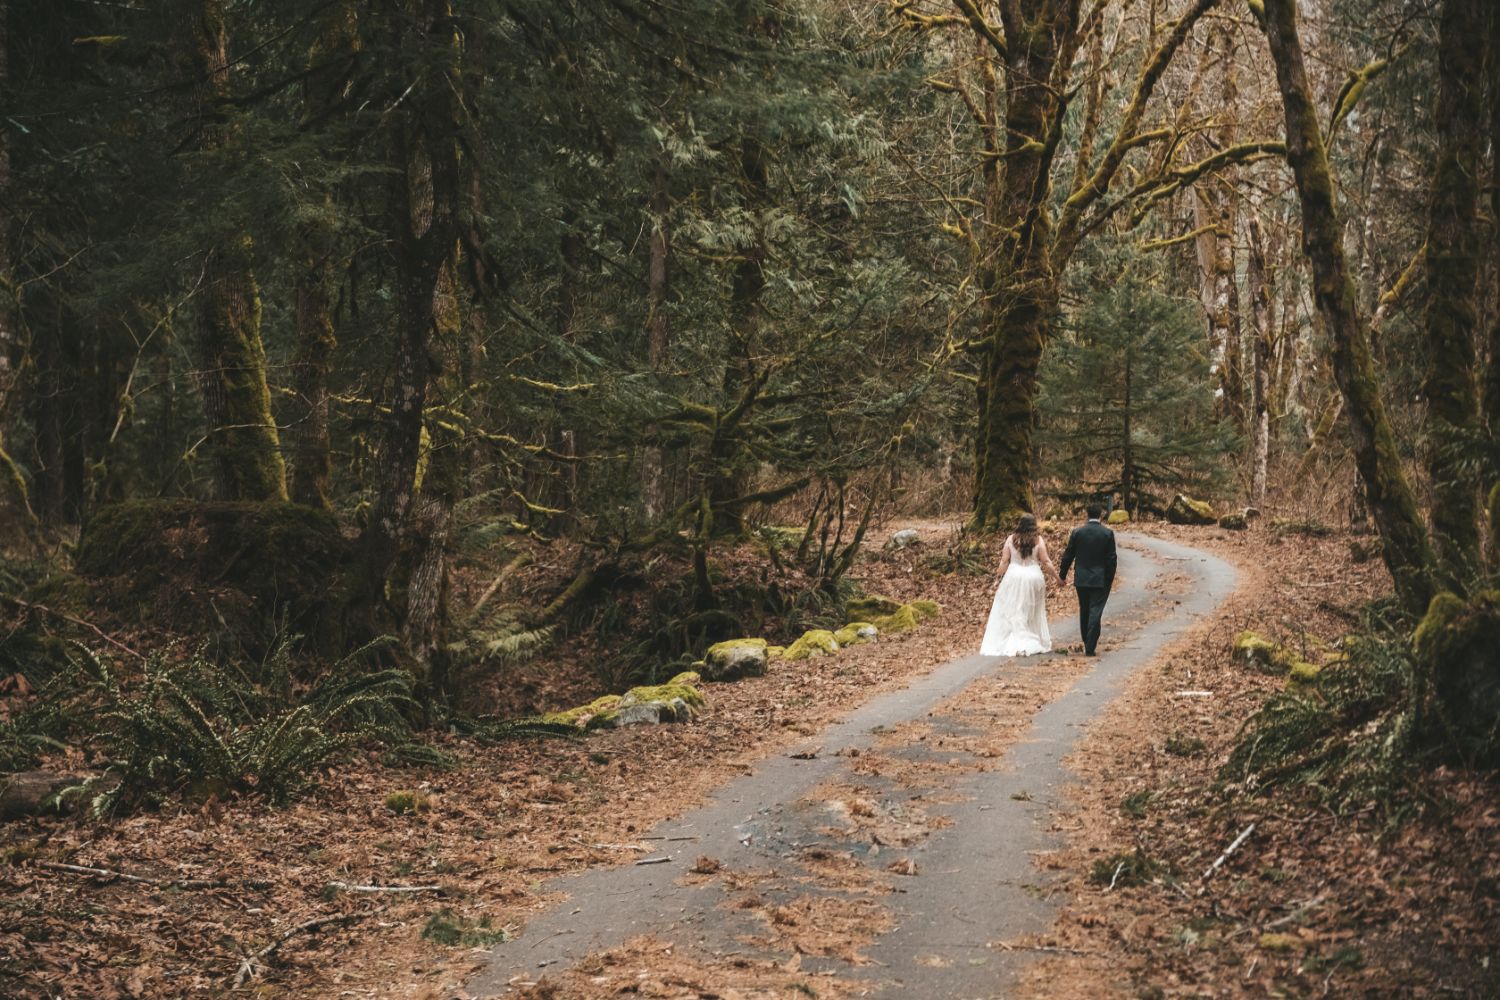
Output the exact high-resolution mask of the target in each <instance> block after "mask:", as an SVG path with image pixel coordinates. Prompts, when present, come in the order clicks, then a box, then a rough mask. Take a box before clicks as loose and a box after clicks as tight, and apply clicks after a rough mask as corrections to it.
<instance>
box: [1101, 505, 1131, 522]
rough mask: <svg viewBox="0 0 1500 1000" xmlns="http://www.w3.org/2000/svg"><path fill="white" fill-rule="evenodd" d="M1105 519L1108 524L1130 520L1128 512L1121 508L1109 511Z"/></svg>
mask: <svg viewBox="0 0 1500 1000" xmlns="http://www.w3.org/2000/svg"><path fill="white" fill-rule="evenodd" d="M1105 520H1106V521H1107V522H1108V523H1110V524H1126V523H1128V522H1129V521H1130V512H1129V511H1127V510H1124V509H1123V508H1122V509H1120V510H1112V511H1110V512H1109V517H1107V518H1105Z"/></svg>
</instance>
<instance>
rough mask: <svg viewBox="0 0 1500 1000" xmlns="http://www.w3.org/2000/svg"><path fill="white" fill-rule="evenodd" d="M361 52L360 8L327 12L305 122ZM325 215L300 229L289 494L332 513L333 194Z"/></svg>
mask: <svg viewBox="0 0 1500 1000" xmlns="http://www.w3.org/2000/svg"><path fill="white" fill-rule="evenodd" d="M358 49H359V35H358V13H357V11H356V10H355V8H354V5H353V3H352V2H350V0H343V2H339V3H335V4H333V5H332V6H331V7H329V8H328V9H327V11H326V12H325V13H324V16H323V23H322V25H321V29H320V31H319V33H318V39H317V41H316V43H315V44H314V45H313V48H312V52H311V53H310V55H309V58H308V71H309V74H310V75H309V76H308V78H307V81H306V83H305V84H304V91H303V113H304V115H305V117H306V118H307V119H308V120H317V119H322V118H325V117H327V116H329V115H331V114H334V113H335V110H336V108H337V107H338V104H339V100H340V98H341V97H342V94H343V90H344V86H345V81H346V72H345V66H346V64H347V60H348V58H349V57H350V56H352V55H353V54H354V53H355V52H357V51H358ZM323 202H324V205H323V207H324V211H323V214H322V215H321V216H319V217H317V218H315V219H313V220H310V221H309V222H307V223H306V224H305V225H304V226H303V229H302V234H301V237H302V238H301V243H302V267H301V271H300V272H299V273H298V275H297V282H296V287H295V288H294V290H293V296H294V301H295V305H296V330H297V348H296V354H295V356H294V358H293V360H292V388H293V389H294V391H295V393H296V397H297V399H298V401H299V402H300V403H301V404H302V407H303V410H302V413H301V414H300V415H299V416H298V417H297V419H296V420H295V422H294V424H293V430H292V486H291V494H292V499H293V500H295V501H297V502H298V503H301V504H307V505H308V506H309V507H317V508H319V509H321V510H328V509H329V508H330V506H331V504H330V501H329V488H330V480H331V478H332V468H333V462H332V458H331V454H332V444H331V442H330V440H329V432H328V417H329V387H328V376H329V372H330V370H331V368H332V365H333V352H334V348H335V347H336V346H337V339H336V337H335V333H334V322H333V304H334V288H335V281H336V278H335V271H334V266H333V253H334V248H335V238H336V233H335V231H334V224H333V212H334V209H333V197H332V192H325V193H324V196H323Z"/></svg>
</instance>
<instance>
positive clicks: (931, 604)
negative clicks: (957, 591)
mask: <svg viewBox="0 0 1500 1000" xmlns="http://www.w3.org/2000/svg"><path fill="white" fill-rule="evenodd" d="M911 607H912V610H914V611H915V612H916V613H917V617H918V618H919V619H921V620H922V621H926V620H927V619H929V618H936V617H937V616H938V615H940V614H942V613H943V606H942V605H941V604H939V603H938V602H937V601H925V600H921V599H918V600H915V601H912V602H911Z"/></svg>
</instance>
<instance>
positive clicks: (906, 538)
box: [885, 528, 922, 549]
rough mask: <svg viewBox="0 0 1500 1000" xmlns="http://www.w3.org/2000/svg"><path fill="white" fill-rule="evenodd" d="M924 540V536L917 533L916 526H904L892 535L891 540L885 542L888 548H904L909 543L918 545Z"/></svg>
mask: <svg viewBox="0 0 1500 1000" xmlns="http://www.w3.org/2000/svg"><path fill="white" fill-rule="evenodd" d="M921 541H922V536H921V535H919V534H917V529H916V528H902V529H901V530H900V531H898V532H895V533H894V534H892V535H891V540H890V541H888V542H886V543H885V547H886V548H888V549H904V548H906V547H907V546H908V545H917V544H919V543H920V542H921Z"/></svg>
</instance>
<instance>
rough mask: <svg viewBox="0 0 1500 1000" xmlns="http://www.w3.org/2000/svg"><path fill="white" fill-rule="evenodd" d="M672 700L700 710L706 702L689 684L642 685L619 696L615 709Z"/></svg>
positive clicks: (700, 693)
mask: <svg viewBox="0 0 1500 1000" xmlns="http://www.w3.org/2000/svg"><path fill="white" fill-rule="evenodd" d="M674 699H677V700H680V701H682V702H684V703H685V704H687V705H689V706H690V707H692V708H702V707H703V706H704V705H705V704H707V702H705V701H704V700H703V694H702V692H700V691H699V690H698V689H697V688H695V687H693V686H692V685H691V684H674V683H667V684H643V685H641V686H640V687H633V688H631V689H630V690H629V691H626V692H625V694H624V695H622V696H621V698H620V701H619V704H618V705H616V706H615V707H616V708H629V707H630V706H631V705H639V704H642V703H643V702H648V701H663V702H670V701H672V700H674Z"/></svg>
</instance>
